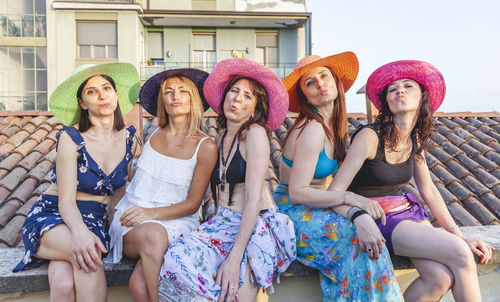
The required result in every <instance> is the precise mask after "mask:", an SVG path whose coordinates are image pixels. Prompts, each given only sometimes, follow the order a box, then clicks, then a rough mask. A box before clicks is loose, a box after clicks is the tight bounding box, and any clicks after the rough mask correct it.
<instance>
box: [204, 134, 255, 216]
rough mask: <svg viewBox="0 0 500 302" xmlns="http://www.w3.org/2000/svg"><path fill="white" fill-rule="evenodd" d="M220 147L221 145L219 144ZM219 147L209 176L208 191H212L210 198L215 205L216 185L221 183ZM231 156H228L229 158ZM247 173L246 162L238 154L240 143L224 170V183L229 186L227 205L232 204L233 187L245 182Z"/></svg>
mask: <svg viewBox="0 0 500 302" xmlns="http://www.w3.org/2000/svg"><path fill="white" fill-rule="evenodd" d="M221 146H222V144H221ZM221 146H219V152H218V153H217V164H216V165H215V167H214V169H213V171H212V175H211V176H210V189H211V190H212V197H213V198H214V201H215V203H216V204H217V185H218V184H220V183H222V181H221V178H220V168H221V163H220V162H221V160H220V154H221ZM230 155H231V154H228V156H230ZM246 171H247V162H246V161H245V160H244V159H243V156H241V153H240V141H239V140H238V143H237V145H236V151H235V152H234V156H233V158H232V159H231V162H230V163H229V165H228V166H227V170H226V181H227V183H228V184H229V201H228V205H229V206H230V205H232V204H233V200H232V197H233V191H234V186H235V185H236V184H238V183H244V182H245V174H246Z"/></svg>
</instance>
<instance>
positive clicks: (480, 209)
mask: <svg viewBox="0 0 500 302" xmlns="http://www.w3.org/2000/svg"><path fill="white" fill-rule="evenodd" d="M463 205H464V206H465V207H466V208H467V209H468V212H470V213H471V214H472V215H473V216H474V217H475V218H476V219H477V220H479V222H481V224H482V225H486V224H488V223H491V222H493V221H497V219H496V218H495V216H494V215H493V214H491V212H490V211H488V209H487V208H486V207H485V206H484V205H483V204H482V203H480V202H479V201H478V200H477V199H476V198H474V197H469V198H466V199H464V201H463Z"/></svg>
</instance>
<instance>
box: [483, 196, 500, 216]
mask: <svg viewBox="0 0 500 302" xmlns="http://www.w3.org/2000/svg"><path fill="white" fill-rule="evenodd" d="M479 199H481V201H482V202H483V203H484V204H485V205H486V206H487V207H488V208H490V209H491V211H492V212H493V213H495V214H496V216H497V217H500V199H499V198H497V197H496V196H495V195H493V194H491V193H486V194H483V195H481V196H480V197H479Z"/></svg>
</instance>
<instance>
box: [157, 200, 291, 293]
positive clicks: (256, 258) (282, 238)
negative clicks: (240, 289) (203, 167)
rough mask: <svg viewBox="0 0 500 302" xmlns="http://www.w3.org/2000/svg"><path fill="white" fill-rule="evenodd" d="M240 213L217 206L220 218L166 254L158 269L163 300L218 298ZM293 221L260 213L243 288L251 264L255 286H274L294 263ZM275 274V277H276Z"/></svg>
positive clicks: (248, 251)
mask: <svg viewBox="0 0 500 302" xmlns="http://www.w3.org/2000/svg"><path fill="white" fill-rule="evenodd" d="M240 222H241V215H240V214H238V213H236V212H233V211H231V210H229V209H227V208H225V207H221V206H219V208H218V210H217V214H216V215H215V216H214V217H213V218H212V219H210V220H209V221H207V222H205V223H204V224H202V225H201V226H200V227H199V228H198V229H197V230H196V231H195V232H192V233H187V234H186V233H185V234H183V235H181V237H180V238H179V240H178V241H176V242H175V243H174V244H173V245H172V246H171V247H170V248H169V249H168V250H167V252H166V254H165V257H164V262H163V266H162V268H161V271H160V288H159V293H160V301H175V302H181V301H213V300H217V299H218V298H219V292H220V290H221V288H220V286H218V285H217V284H216V283H215V278H216V276H217V271H218V269H219V267H220V265H221V264H222V263H223V262H224V260H225V259H226V257H227V256H228V254H229V252H230V251H231V249H232V247H233V244H234V241H235V240H236V236H237V235H238V231H239V228H240ZM295 256H296V242H295V234H294V230H293V225H292V223H291V221H290V219H289V218H288V217H287V216H286V215H283V214H281V213H278V212H276V209H269V210H264V211H261V213H260V214H259V216H258V219H257V223H256V225H255V229H254V231H253V233H252V236H251V237H250V240H249V241H248V245H247V248H246V250H245V253H244V255H243V259H242V261H241V265H240V281H239V286H241V285H242V284H243V278H244V275H245V269H246V266H247V263H248V264H249V266H250V269H251V272H250V277H251V281H252V282H257V284H258V286H259V287H260V288H268V287H270V286H272V281H273V278H274V277H275V276H276V273H277V274H281V273H283V272H285V270H286V269H287V268H288V266H289V265H290V264H291V263H292V262H293V261H294V260H295ZM275 272H276V273H275Z"/></svg>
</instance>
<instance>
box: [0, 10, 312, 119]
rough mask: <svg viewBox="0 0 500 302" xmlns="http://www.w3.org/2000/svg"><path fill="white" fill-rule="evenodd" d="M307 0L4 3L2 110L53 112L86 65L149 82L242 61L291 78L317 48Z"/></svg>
mask: <svg viewBox="0 0 500 302" xmlns="http://www.w3.org/2000/svg"><path fill="white" fill-rule="evenodd" d="M310 19H311V15H310V13H307V12H306V9H305V1H261V0H183V1H174V0H104V1H103V0H100V1H99V0H96V1H91V0H78V1H77V0H75V1H68V0H23V1H19V0H2V1H1V4H0V110H12V111H20V110H32V109H36V110H50V108H48V104H47V103H48V97H49V96H50V94H51V92H52V91H53V90H54V89H55V88H56V87H57V85H59V84H60V83H61V82H63V81H64V80H65V79H66V78H67V77H68V76H69V75H71V73H72V71H73V70H74V69H75V68H76V67H78V66H80V65H83V64H100V63H109V62H128V63H131V64H133V65H134V66H136V68H137V70H138V71H139V73H140V75H141V80H143V81H145V80H146V79H147V78H149V77H150V76H152V75H153V74H155V73H157V72H160V71H163V70H166V69H171V68H181V67H193V68H200V69H204V70H206V71H210V70H211V69H212V68H213V66H214V65H215V64H216V63H217V62H218V61H220V60H223V59H227V58H231V57H245V58H249V59H252V60H256V61H258V62H261V63H263V64H265V65H267V66H268V67H270V68H271V69H272V70H273V71H275V72H276V74H277V75H278V76H280V77H281V78H284V77H285V76H286V75H287V74H288V73H290V72H291V71H292V69H293V66H294V65H295V63H296V62H297V60H298V59H300V58H302V57H304V56H306V55H308V54H309V53H310V49H311V43H310V39H311V31H310Z"/></svg>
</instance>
